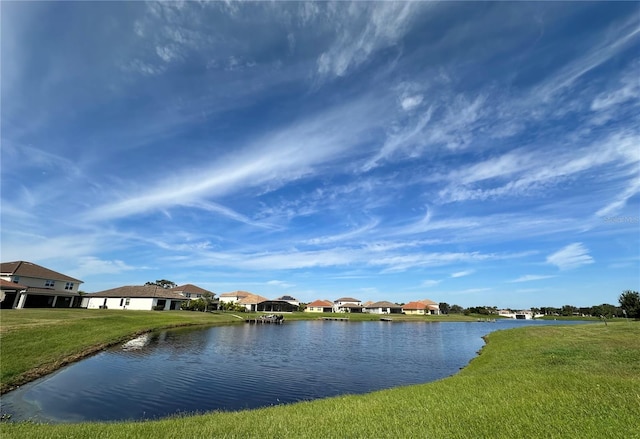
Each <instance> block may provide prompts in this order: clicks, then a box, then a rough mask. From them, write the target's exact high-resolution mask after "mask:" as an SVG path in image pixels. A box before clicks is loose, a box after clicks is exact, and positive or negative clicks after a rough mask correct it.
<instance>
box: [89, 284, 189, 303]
mask: <svg viewBox="0 0 640 439" xmlns="http://www.w3.org/2000/svg"><path fill="white" fill-rule="evenodd" d="M86 297H89V298H91V297H157V298H159V299H173V300H188V299H187V298H186V297H184V296H183V295H181V294H180V293H178V292H176V291H171V290H169V289H165V288H162V287H159V286H157V285H127V286H124V287H118V288H112V289H110V290H104V291H98V292H97V293H91V294H87V296H86Z"/></svg>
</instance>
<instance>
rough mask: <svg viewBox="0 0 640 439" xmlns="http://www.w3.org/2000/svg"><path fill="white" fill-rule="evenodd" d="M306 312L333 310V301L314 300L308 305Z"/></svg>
mask: <svg viewBox="0 0 640 439" xmlns="http://www.w3.org/2000/svg"><path fill="white" fill-rule="evenodd" d="M304 312H333V303H331V302H329V301H328V300H314V301H313V302H311V303H310V304H308V305H307V307H306V308H305V309H304Z"/></svg>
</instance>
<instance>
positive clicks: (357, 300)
mask: <svg viewBox="0 0 640 439" xmlns="http://www.w3.org/2000/svg"><path fill="white" fill-rule="evenodd" d="M337 302H353V303H358V302H360V300H359V299H354V298H353V297H341V298H339V299H336V300H335V301H334V303H337Z"/></svg>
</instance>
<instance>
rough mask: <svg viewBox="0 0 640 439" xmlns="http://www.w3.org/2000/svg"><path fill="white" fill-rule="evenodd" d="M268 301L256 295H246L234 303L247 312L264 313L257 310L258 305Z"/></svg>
mask: <svg viewBox="0 0 640 439" xmlns="http://www.w3.org/2000/svg"><path fill="white" fill-rule="evenodd" d="M245 293H246V292H245ZM268 300H269V299H267V298H266V297H262V296H259V295H257V294H252V293H246V294H245V296H244V297H242V298H241V299H240V300H238V301H237V302H236V303H237V304H238V305H242V306H244V307H245V308H246V309H247V311H250V312H255V311H264V309H258V305H259V304H260V303H262V302H266V301H268Z"/></svg>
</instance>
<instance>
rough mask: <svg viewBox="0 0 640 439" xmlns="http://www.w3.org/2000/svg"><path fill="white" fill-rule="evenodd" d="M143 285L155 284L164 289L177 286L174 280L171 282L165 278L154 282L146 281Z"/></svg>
mask: <svg viewBox="0 0 640 439" xmlns="http://www.w3.org/2000/svg"><path fill="white" fill-rule="evenodd" d="M145 285H157V286H159V287H162V288H164V289H165V290H168V289H169V288H175V287H177V286H178V285H176V283H175V282H171V281H170V280H166V279H160V280H157V281H155V282H147V283H146V284H145Z"/></svg>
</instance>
